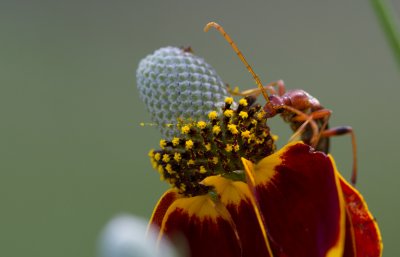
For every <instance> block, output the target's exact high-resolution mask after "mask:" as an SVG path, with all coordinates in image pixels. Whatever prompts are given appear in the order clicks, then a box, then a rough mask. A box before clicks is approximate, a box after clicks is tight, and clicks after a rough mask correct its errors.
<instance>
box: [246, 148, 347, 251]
mask: <svg viewBox="0 0 400 257" xmlns="http://www.w3.org/2000/svg"><path fill="white" fill-rule="evenodd" d="M243 163H244V166H245V168H246V174H247V176H248V183H249V186H250V188H251V190H252V191H253V194H254V196H255V198H256V199H257V202H258V206H259V208H260V210H261V213H262V215H263V217H264V220H265V222H266V228H267V231H268V236H269V239H270V242H272V244H273V252H274V254H275V255H276V256H297V257H301V256H304V257H312V256H326V257H334V256H335V257H336V256H338V257H339V256H340V257H341V256H342V254H343V249H344V243H345V203H344V199H343V196H342V193H341V188H340V185H339V179H338V177H337V175H336V174H337V172H336V171H335V168H334V166H333V164H332V162H331V161H330V159H329V157H328V156H326V155H325V154H323V153H321V152H315V151H313V150H312V149H311V147H310V146H308V145H305V144H303V143H300V142H297V143H292V144H288V145H287V146H285V147H284V148H283V149H281V150H280V151H278V152H277V153H275V154H272V155H270V156H268V157H266V158H264V159H263V160H261V161H260V162H259V163H258V164H256V165H254V164H252V163H251V162H249V161H247V160H244V159H243Z"/></svg>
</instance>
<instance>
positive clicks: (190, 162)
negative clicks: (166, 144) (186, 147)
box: [187, 160, 195, 165]
mask: <svg viewBox="0 0 400 257" xmlns="http://www.w3.org/2000/svg"><path fill="white" fill-rule="evenodd" d="M193 164H195V162H194V160H189V161H188V162H187V165H193Z"/></svg>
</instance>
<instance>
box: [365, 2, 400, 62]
mask: <svg viewBox="0 0 400 257" xmlns="http://www.w3.org/2000/svg"><path fill="white" fill-rule="evenodd" d="M371 4H372V6H373V9H374V10H375V13H376V15H377V16H378V19H379V20H380V23H381V25H382V28H383V30H384V31H385V34H386V38H387V40H388V41H389V44H390V45H391V47H392V50H393V52H394V55H395V58H396V60H397V64H398V65H399V68H400V35H399V30H398V29H399V28H398V27H396V25H397V24H396V22H395V19H394V17H393V15H392V13H391V12H390V10H389V7H388V5H387V2H386V1H385V0H371Z"/></svg>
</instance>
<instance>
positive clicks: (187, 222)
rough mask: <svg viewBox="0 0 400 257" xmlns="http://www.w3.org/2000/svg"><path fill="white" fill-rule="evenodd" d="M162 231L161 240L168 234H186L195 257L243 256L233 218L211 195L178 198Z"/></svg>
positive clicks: (165, 218) (191, 252) (192, 256)
mask: <svg viewBox="0 0 400 257" xmlns="http://www.w3.org/2000/svg"><path fill="white" fill-rule="evenodd" d="M160 231H161V232H160V236H159V238H160V239H161V238H162V237H163V236H165V235H168V236H174V235H183V236H184V237H185V238H186V239H187V243H188V246H189V249H190V256H191V257H203V256H210V257H235V256H238V257H239V256H242V252H241V250H242V247H241V242H240V239H239V235H238V232H237V230H236V226H235V224H234V222H233V221H232V217H231V216H230V214H229V212H228V210H227V209H226V208H225V206H223V205H222V203H221V202H220V201H218V200H215V199H213V196H212V195H210V194H206V195H199V196H194V197H187V198H180V199H177V200H176V201H174V202H173V203H172V204H171V206H170V207H169V208H168V210H167V212H166V213H165V216H164V219H163V221H162V225H161V228H160Z"/></svg>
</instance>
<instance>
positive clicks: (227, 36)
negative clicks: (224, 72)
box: [204, 22, 269, 102]
mask: <svg viewBox="0 0 400 257" xmlns="http://www.w3.org/2000/svg"><path fill="white" fill-rule="evenodd" d="M211 27H213V28H215V29H216V30H218V31H219V32H220V33H221V34H222V36H223V37H224V38H225V40H226V41H227V42H228V43H229V44H230V45H231V47H232V49H233V51H235V53H236V54H237V56H238V57H239V58H240V60H241V61H242V62H243V64H244V65H245V66H246V68H247V70H248V71H249V72H250V74H251V75H252V76H253V78H254V80H255V81H256V84H257V86H258V88H259V89H260V90H261V93H262V94H263V96H264V98H265V100H266V101H267V102H269V98H268V93H267V91H266V90H265V88H264V87H263V85H262V83H261V80H260V78H259V77H258V76H257V74H256V73H255V72H254V71H253V68H251V66H250V64H249V63H248V62H247V60H246V58H245V57H244V55H243V54H242V52H241V51H240V50H239V48H238V46H237V45H236V44H235V42H233V40H232V38H231V37H230V36H229V35H228V33H226V32H225V30H224V28H222V26H221V25H219V24H218V23H216V22H209V23H207V25H206V26H205V27H204V32H207V31H208V30H209V29H210V28H211Z"/></svg>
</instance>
